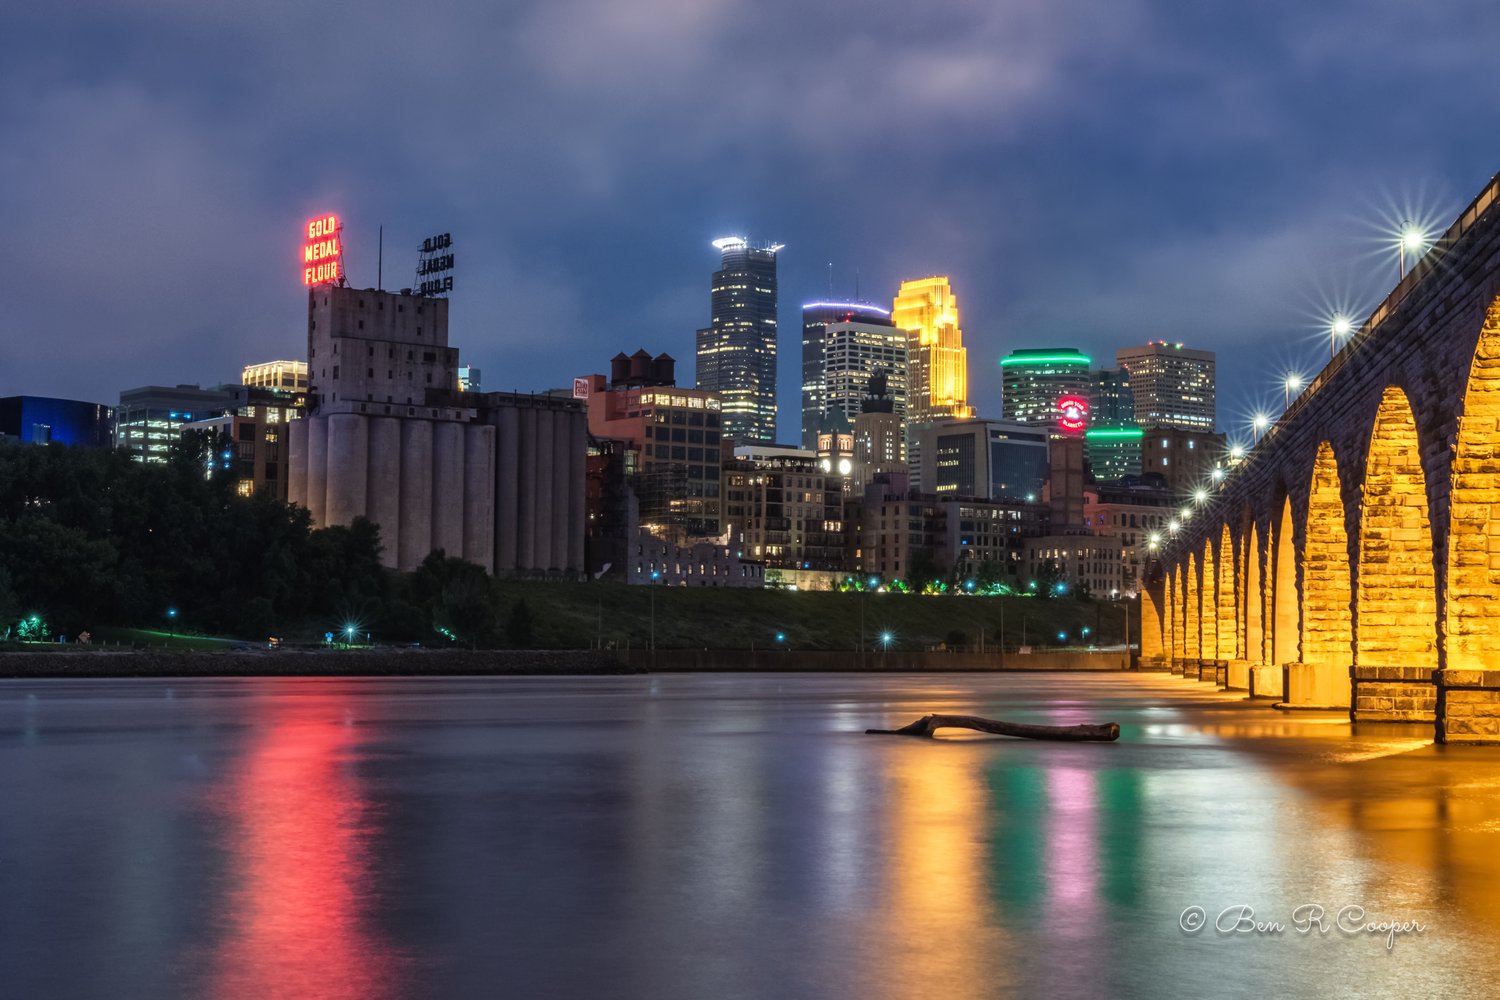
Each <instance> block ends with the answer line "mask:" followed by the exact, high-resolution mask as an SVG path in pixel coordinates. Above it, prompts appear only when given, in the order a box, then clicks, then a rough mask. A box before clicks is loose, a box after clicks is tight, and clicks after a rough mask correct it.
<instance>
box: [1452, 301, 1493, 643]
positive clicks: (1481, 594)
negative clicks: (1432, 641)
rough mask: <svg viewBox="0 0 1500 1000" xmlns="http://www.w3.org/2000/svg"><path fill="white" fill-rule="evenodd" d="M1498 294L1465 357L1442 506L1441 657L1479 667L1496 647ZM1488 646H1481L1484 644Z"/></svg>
mask: <svg viewBox="0 0 1500 1000" xmlns="http://www.w3.org/2000/svg"><path fill="white" fill-rule="evenodd" d="M1497 505H1500V299H1495V300H1493V301H1492V302H1491V303H1490V305H1489V308H1488V309H1487V310H1486V312H1485V317H1484V324H1483V326H1482V327H1481V329H1480V332H1479V343H1478V344H1477V345H1476V346H1475V348H1474V359H1473V361H1471V362H1470V364H1469V377H1468V381H1467V383H1466V384H1465V387H1464V395H1463V410H1462V412H1461V414H1460V415H1459V418H1458V440H1457V446H1456V448H1455V449H1454V454H1453V483H1452V493H1451V495H1450V498H1449V509H1448V511H1449V512H1448V552H1447V560H1448V566H1447V569H1448V572H1447V588H1448V590H1447V599H1446V600H1445V601H1444V602H1443V603H1444V612H1445V614H1444V619H1445V621H1444V625H1445V628H1444V632H1445V634H1446V643H1445V645H1446V649H1445V653H1446V656H1445V665H1446V666H1447V667H1449V668H1450V669H1460V670H1475V669H1482V668H1484V667H1486V666H1488V664H1489V663H1492V662H1494V650H1496V649H1500V609H1497V608H1496V606H1495V602H1496V601H1500V517H1496V516H1494V514H1493V513H1492V512H1493V511H1495V510H1496V509H1497ZM1487 649H1488V650H1489V651H1490V652H1489V653H1488V654H1487V653H1486V650H1487Z"/></svg>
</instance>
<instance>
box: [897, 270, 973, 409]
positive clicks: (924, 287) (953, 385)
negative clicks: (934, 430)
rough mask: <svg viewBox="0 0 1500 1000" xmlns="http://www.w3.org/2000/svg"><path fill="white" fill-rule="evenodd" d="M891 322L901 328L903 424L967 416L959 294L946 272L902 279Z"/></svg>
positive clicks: (967, 404) (966, 381)
mask: <svg viewBox="0 0 1500 1000" xmlns="http://www.w3.org/2000/svg"><path fill="white" fill-rule="evenodd" d="M891 322H893V323H894V324H895V325H896V326H898V327H900V328H901V329H903V330H905V331H906V335H907V340H906V356H907V362H906V363H907V404H906V419H907V421H908V423H913V424H915V423H921V422H923V421H927V420H934V419H937V418H938V417H972V416H973V415H974V409H973V407H971V406H970V405H969V369H968V355H967V352H966V351H965V349H964V346H963V331H962V330H961V329H960V328H959V325H958V299H957V298H956V297H955V296H954V294H953V288H952V287H951V286H950V285H949V283H948V279H947V278H945V277H931V278H918V279H915V280H912V281H903V282H902V283H901V289H900V291H898V292H897V293H896V301H895V303H894V305H893V306H892V309H891Z"/></svg>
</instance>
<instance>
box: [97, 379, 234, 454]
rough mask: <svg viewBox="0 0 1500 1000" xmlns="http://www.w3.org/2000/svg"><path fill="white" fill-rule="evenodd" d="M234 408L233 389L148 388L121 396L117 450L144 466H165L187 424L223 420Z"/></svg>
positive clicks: (118, 411)
mask: <svg viewBox="0 0 1500 1000" xmlns="http://www.w3.org/2000/svg"><path fill="white" fill-rule="evenodd" d="M233 405H234V391H233V388H232V387H228V386H220V387H217V388H212V389H203V388H200V387H198V386H196V385H177V386H164V385H147V386H141V387H140V388H138V389H126V390H125V391H124V392H122V393H120V405H119V406H118V407H116V408H115V447H117V448H121V449H124V450H126V451H130V452H133V453H134V454H135V457H136V458H137V459H138V460H139V461H142V462H165V461H166V460H167V452H168V451H170V450H171V448H172V445H173V444H175V443H176V442H177V441H179V440H180V439H181V438H182V431H183V429H184V428H185V427H187V425H188V424H191V423H193V422H194V421H197V420H204V419H207V418H209V417H218V416H223V415H224V414H225V413H227V412H228V411H229V410H230V409H231V408H232V407H233Z"/></svg>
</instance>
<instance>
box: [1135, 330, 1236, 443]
mask: <svg viewBox="0 0 1500 1000" xmlns="http://www.w3.org/2000/svg"><path fill="white" fill-rule="evenodd" d="M1115 360H1116V362H1117V363H1118V364H1119V365H1120V367H1121V368H1124V369H1126V370H1128V371H1129V372H1130V391H1131V393H1132V394H1133V395H1134V397H1135V422H1136V423H1137V424H1139V425H1140V426H1141V427H1179V428H1182V429H1183V430H1192V431H1212V430H1213V429H1214V424H1215V422H1216V413H1215V407H1214V352H1213V351H1195V350H1192V349H1191V348H1186V347H1183V346H1182V345H1181V344H1169V343H1167V342H1166V341H1165V340H1153V341H1150V342H1149V343H1147V344H1146V345H1145V346H1144V347H1124V348H1121V349H1120V350H1118V351H1116V352H1115Z"/></svg>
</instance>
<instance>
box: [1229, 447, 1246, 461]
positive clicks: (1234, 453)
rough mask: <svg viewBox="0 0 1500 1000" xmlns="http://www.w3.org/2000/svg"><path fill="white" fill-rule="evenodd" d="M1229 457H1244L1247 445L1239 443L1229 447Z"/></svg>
mask: <svg viewBox="0 0 1500 1000" xmlns="http://www.w3.org/2000/svg"><path fill="white" fill-rule="evenodd" d="M1229 457H1230V458H1244V457H1245V446H1244V445H1242V444H1237V445H1233V446H1232V447H1230V449H1229Z"/></svg>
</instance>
